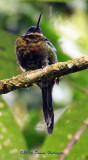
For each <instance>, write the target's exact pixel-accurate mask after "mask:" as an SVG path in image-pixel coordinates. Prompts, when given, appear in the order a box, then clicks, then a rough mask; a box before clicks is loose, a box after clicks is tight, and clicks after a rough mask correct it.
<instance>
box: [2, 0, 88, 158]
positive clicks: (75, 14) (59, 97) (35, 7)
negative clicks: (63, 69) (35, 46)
mask: <svg viewBox="0 0 88 160" xmlns="http://www.w3.org/2000/svg"><path fill="white" fill-rule="evenodd" d="M41 11H42V19H41V23H40V27H41V29H42V32H43V34H44V35H45V36H46V37H47V38H48V39H49V40H50V41H51V42H52V43H53V45H54V46H55V47H56V49H57V57H58V61H60V62H63V61H67V60H70V59H73V58H77V57H81V56H85V55H88V33H87V32H88V26H87V18H88V11H87V1H83V0H74V1H69V2H55V1H54V2H48V1H47V2H40V1H38V2H32V1H31V2H25V1H11V0H8V1H7V0H1V1H0V79H1V80H2V79H6V78H11V77H14V76H16V75H18V74H21V73H22V71H21V69H20V68H19V65H18V64H17V61H16V55H15V41H16V38H17V37H19V36H21V35H23V34H25V33H26V32H27V30H28V28H29V26H32V25H36V22H37V20H38V17H39V14H40V12H41ZM53 101H54V114H55V127H54V131H53V134H52V135H48V134H47V129H46V125H45V122H44V118H43V113H42V100H41V91H40V89H39V88H38V87H37V86H36V85H34V86H33V87H30V88H29V89H19V90H16V91H13V92H10V93H8V94H5V95H2V96H1V97H0V160H10V159H11V160H33V159H34V160H42V159H45V160H56V159H58V158H59V155H58V154H48V153H47V152H48V151H51V152H62V151H63V150H64V148H65V147H66V145H67V143H68V142H69V141H70V140H71V138H72V136H73V135H74V134H75V133H76V131H77V130H78V129H79V128H80V126H81V125H82V124H83V122H84V120H85V119H86V118H88V70H84V71H81V72H78V73H74V74H71V75H67V76H64V77H61V79H60V84H59V86H57V85H55V86H54V89H53ZM20 151H38V152H45V153H46V154H42V155H39V154H34V153H33V154H20ZM87 159H88V130H86V131H85V133H84V134H83V135H82V136H81V138H80V139H79V141H78V143H77V144H75V145H74V146H73V148H72V150H71V151H70V153H69V154H68V156H67V158H66V160H87Z"/></svg>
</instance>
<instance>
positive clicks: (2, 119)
mask: <svg viewBox="0 0 88 160" xmlns="http://www.w3.org/2000/svg"><path fill="white" fill-rule="evenodd" d="M26 149H27V148H26V143H25V140H24V137H23V135H22V132H21V130H20V129H19V127H18V125H17V124H16V121H15V120H14V116H13V114H12V113H11V110H10V108H9V107H8V105H7V104H6V103H5V102H4V100H3V99H2V98H1V97H0V159H1V160H10V159H12V160H16V159H18V160H21V158H23V160H27V155H24V156H23V155H21V154H20V151H21V150H26Z"/></svg>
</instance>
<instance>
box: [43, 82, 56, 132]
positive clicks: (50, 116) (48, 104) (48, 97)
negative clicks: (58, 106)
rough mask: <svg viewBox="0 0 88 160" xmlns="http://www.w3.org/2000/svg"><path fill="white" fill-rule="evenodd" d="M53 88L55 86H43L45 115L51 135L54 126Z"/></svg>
mask: <svg viewBox="0 0 88 160" xmlns="http://www.w3.org/2000/svg"><path fill="white" fill-rule="evenodd" d="M52 88H53V84H47V85H44V87H43V86H42V100H43V113H44V118H45V122H46V124H47V130H48V133H49V134H51V133H52V131H53V126H54V113H53V103H52Z"/></svg>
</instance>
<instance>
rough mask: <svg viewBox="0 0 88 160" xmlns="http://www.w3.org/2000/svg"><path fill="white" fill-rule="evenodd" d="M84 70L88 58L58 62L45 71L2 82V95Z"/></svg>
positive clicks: (33, 71)
mask: <svg viewBox="0 0 88 160" xmlns="http://www.w3.org/2000/svg"><path fill="white" fill-rule="evenodd" d="M84 69H88V56H84V57H81V58H76V59H73V60H70V61H67V62H58V63H55V64H53V65H48V66H46V67H45V68H43V69H38V70H32V71H27V72H24V73H22V74H21V75H18V76H16V77H13V78H11V79H4V80H1V81H0V94H5V93H8V92H11V91H13V90H15V89H18V88H26V87H29V86H31V85H33V83H38V82H40V81H49V80H50V79H53V78H56V77H61V76H64V75H67V74H70V73H74V72H78V71H82V70H84Z"/></svg>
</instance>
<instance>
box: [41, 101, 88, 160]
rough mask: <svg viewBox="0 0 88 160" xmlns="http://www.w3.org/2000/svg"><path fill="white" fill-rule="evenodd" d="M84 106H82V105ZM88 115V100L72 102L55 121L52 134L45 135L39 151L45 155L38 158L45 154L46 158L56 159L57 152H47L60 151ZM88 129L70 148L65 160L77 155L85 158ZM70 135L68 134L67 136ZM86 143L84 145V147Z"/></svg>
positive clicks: (74, 157)
mask: <svg viewBox="0 0 88 160" xmlns="http://www.w3.org/2000/svg"><path fill="white" fill-rule="evenodd" d="M83 106H84V107H83ZM87 117H88V102H87V99H84V100H83V99H82V100H81V101H79V103H73V105H72V106H71V108H70V107H69V109H68V110H67V111H66V112H65V113H64V114H63V115H62V117H61V119H60V120H59V121H58V122H57V123H56V125H55V127H54V132H53V134H52V135H49V136H47V138H46V141H45V143H44V145H43V147H42V150H41V152H45V153H46V154H45V155H41V156H40V158H39V160H41V158H43V156H45V158H46V159H48V160H56V159H57V158H59V154H48V153H47V152H48V151H51V152H58V153H59V152H62V151H63V150H64V148H65V147H66V145H67V143H68V142H69V141H70V139H69V138H71V137H72V136H73V135H74V134H75V133H76V131H77V130H78V129H79V128H80V126H81V125H82V123H83V121H84V120H85V119H86V118H87ZM87 132H88V131H86V132H85V133H84V135H82V137H81V138H80V139H79V141H78V143H77V144H75V146H74V147H73V148H72V151H71V153H70V154H69V155H68V157H67V160H68V159H69V160H70V159H72V160H74V159H77V158H78V157H79V158H80V159H82V157H84V159H86V157H87V156H88V147H87V146H88V141H87V139H88V133H87ZM69 135H70V136H69ZM85 145H86V147H85Z"/></svg>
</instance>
